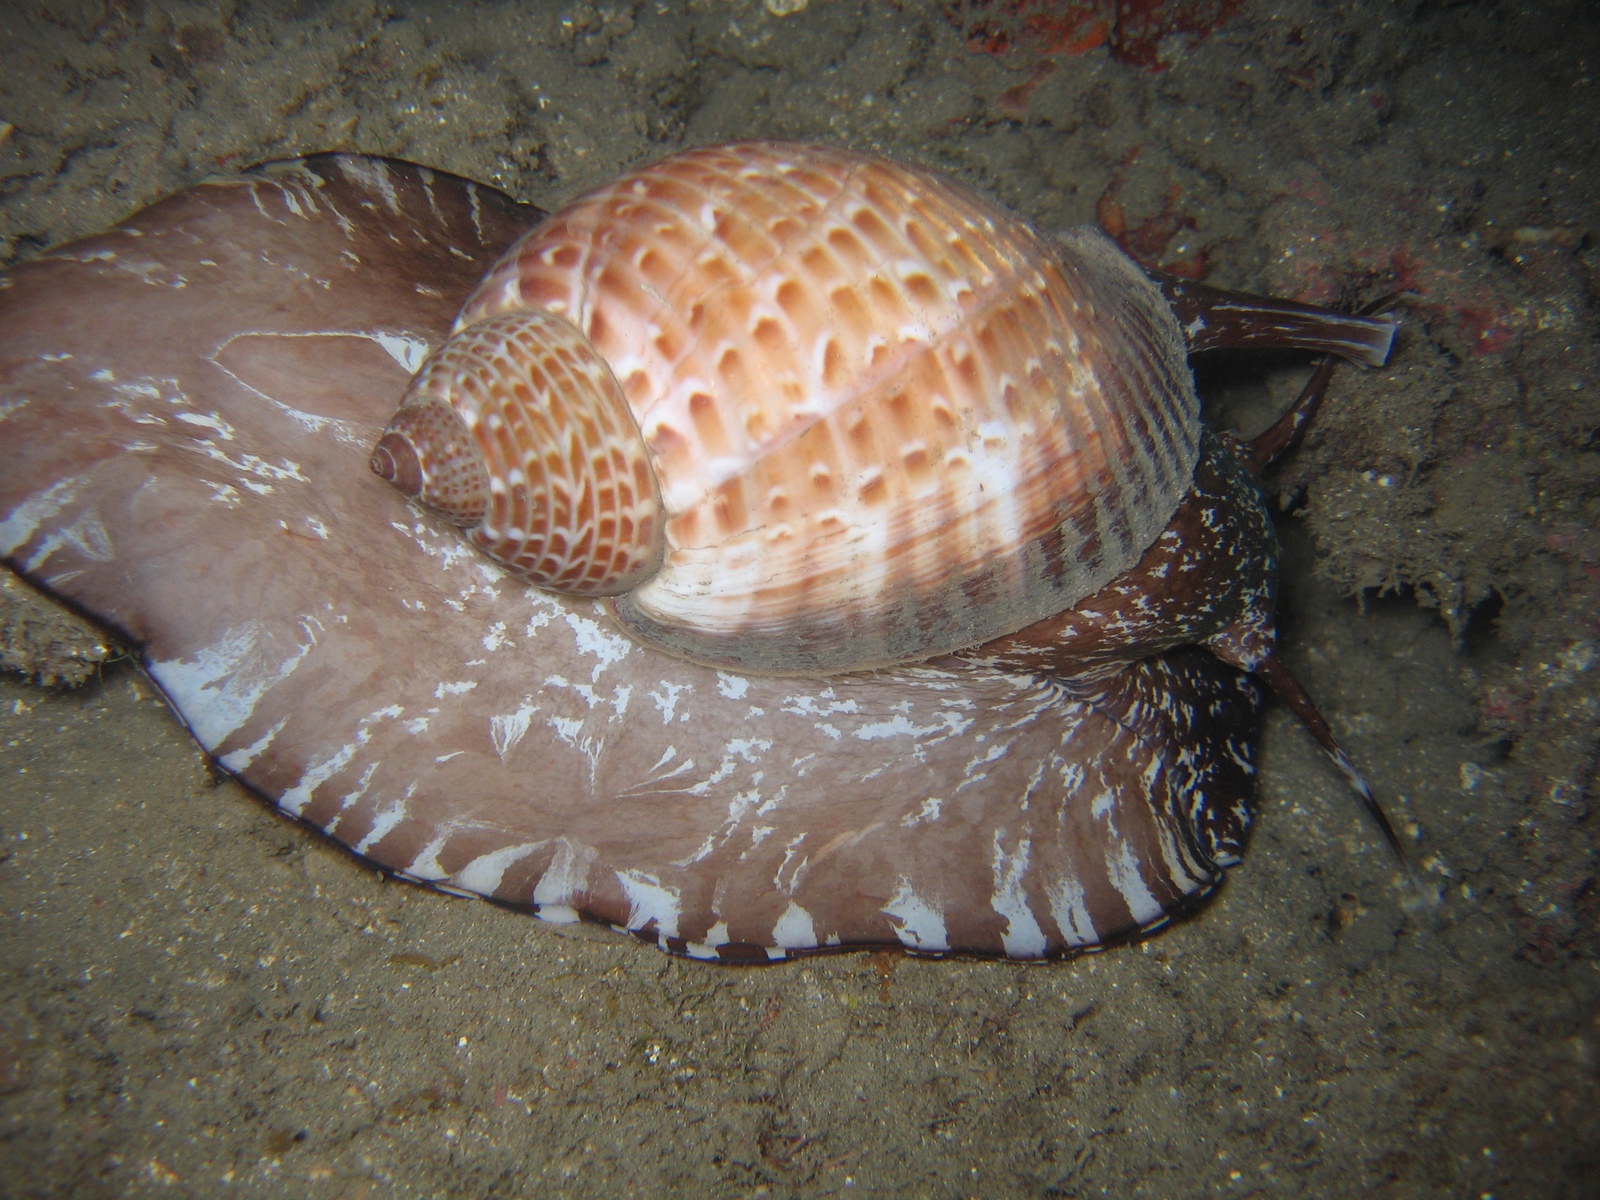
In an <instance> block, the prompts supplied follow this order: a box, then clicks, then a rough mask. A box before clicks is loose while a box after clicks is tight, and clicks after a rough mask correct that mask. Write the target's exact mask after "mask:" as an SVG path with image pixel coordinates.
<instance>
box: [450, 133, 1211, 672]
mask: <svg viewBox="0 0 1600 1200" xmlns="http://www.w3.org/2000/svg"><path fill="white" fill-rule="evenodd" d="M525 309H538V310H544V311H546V312H550V313H554V314H559V315H562V316H564V317H565V318H566V319H567V320H568V321H570V322H572V324H574V325H575V326H577V327H578V328H579V329H581V330H582V331H583V332H584V333H585V334H586V335H587V336H588V338H589V339H590V341H591V342H592V344H593V346H594V347H595V349H596V350H597V351H598V352H599V354H600V355H601V357H602V358H604V359H605V361H606V362H607V363H608V364H609V365H610V368H611V371H612V372H613V374H614V375H615V378H616V379H617V381H618V383H619V384H620V385H621V387H622V390H623V392H624V394H625V396H626V398H627V400H628V403H629V404H630V406H631V407H632V409H633V412H634V415H635V418H636V420H637V422H638V425H639V428H640V430H641V432H642V433H643V436H644V438H645V439H646V442H647V444H648V448H649V453H650V456H651V459H652V461H653V464H654V467H655V470H656V475H657V479H658V482H659V486H660V493H661V497H662V501H663V504H664V507H665V510H666V547H665V557H664V560H663V562H662V565H661V569H660V570H659V572H657V573H656V574H655V575H654V576H653V577H652V578H651V579H650V580H649V581H648V582H647V583H645V584H644V585H642V586H641V587H639V588H638V589H637V590H635V591H633V592H631V593H630V594H628V595H627V596H625V597H621V598H619V599H618V600H617V601H616V602H615V605H616V612H617V614H618V616H619V618H620V619H621V620H622V621H623V622H624V623H625V624H626V625H628V626H629V627H630V628H631V629H632V630H633V631H634V632H635V633H636V634H638V635H639V636H640V637H641V638H643V639H644V640H646V641H648V642H651V643H653V644H656V645H658V646H661V647H662V648H665V649H667V650H669V651H672V652H674V653H677V654H680V655H682V656H684V657H688V658H691V659H696V660H699V661H705V662H710V663H714V664H719V665H728V666H731V667H736V668H738V669H742V670H747V671H771V672H784V673H808V672H828V671H840V670H852V669H859V668H863V667H872V666H879V665H883V664H887V663H894V662H903V661H909V660H915V659H921V658H927V657H930V656H932V655H935V654H940V653H944V652H947V651H950V650H954V649H958V648H961V647H965V646H970V645H973V644H976V643H978V642H982V641H984V640H986V639H988V638H990V637H994V636H997V635H1000V634H1004V633H1009V632H1012V631H1014V630H1016V629H1019V628H1021V627H1023V626H1025V625H1027V624H1030V623H1031V622H1033V621H1035V620H1038V619H1040V618H1043V617H1046V616H1049V615H1051V614H1054V613H1056V612H1059V611H1061V610H1062V609H1064V608H1066V607H1068V606H1070V605H1071V604H1072V603H1073V602H1074V601H1076V600H1078V599H1081V598H1082V597H1083V596H1086V595H1088V594H1090V593H1091V592H1093V591H1094V590H1096V589H1097V588H1098V587H1100V586H1101V585H1102V584H1104V583H1105V582H1106V581H1107V580H1109V579H1110V578H1111V577H1112V576H1114V575H1115V574H1117V573H1118V572H1120V571H1122V570H1123V569H1125V568H1126V567H1128V566H1130V565H1132V564H1133V563H1134V562H1135V561H1136V560H1137V559H1138V558H1139V555H1140V553H1141V552H1142V551H1143V550H1144V548H1145V547H1146V546H1148V545H1149V544H1150V542H1151V541H1153V540H1154V538H1155V537H1156V535H1157V534H1158V533H1159V531H1160V530H1161V528H1162V527H1163V526H1164V525H1165V524H1166V522H1167V520H1168V518H1169V517H1170V516H1171V515H1172V513H1173V511H1174V510H1175V509H1176V507H1177V504H1178V501H1179V499H1180V498H1181V496H1182V494H1183V492H1184V490H1185V489H1186V488H1187V486H1188V483H1189V480H1190V475H1191V472H1192V469H1193V465H1194V461H1195V456H1196V447H1197V439H1198V430H1199V425H1198V401H1197V400H1196V398H1195V393H1194V386H1193V380H1192V377H1191V374H1190V372H1189V369H1188V365H1187V359H1186V355H1185V351H1184V347H1183V343H1182V339H1181V333H1180V331H1179V329H1178V328H1177V324H1176V321H1175V319H1174V318H1173V317H1172V315H1171V312H1170V311H1169V310H1168V308H1167V306H1166V304H1165V302H1164V301H1163V300H1162V298H1161V296H1160V294H1159V293H1158V292H1157V291H1156V289H1155V288H1154V287H1153V285H1151V284H1150V282H1149V281H1148V280H1147V279H1146V278H1145V277H1144V276H1143V274H1142V273H1141V272H1140V271H1139V270H1138V268H1137V267H1136V266H1135V265H1134V264H1133V263H1132V262H1130V261H1129V260H1128V259H1127V258H1126V257H1125V256H1123V255H1122V254H1121V252H1120V251H1118V250H1117V249H1116V248H1115V247H1114V246H1113V245H1112V244H1111V243H1110V242H1109V241H1107V240H1106V239H1104V238H1103V237H1101V236H1100V235H1098V234H1095V233H1092V232H1081V233H1073V234H1068V235H1065V236H1064V237H1062V238H1059V239H1046V238H1044V237H1041V236H1040V235H1038V234H1036V233H1034V232H1033V231H1032V230H1030V229H1029V228H1028V227H1027V226H1026V225H1024V224H1023V223H1022V222H1020V221H1018V220H1016V219H1014V218H1012V217H1010V216H1008V215H1007V214H1005V213H1004V212H1002V211H1001V210H1000V209H998V208H997V207H996V206H994V205H993V204H991V203H989V202H987V201H985V200H984V199H982V198H981V197H979V196H977V195H975V194H973V193H971V192H969V191H967V190H966V189H964V188H962V187H960V186H958V185H956V184H954V183H952V182H951V181H949V180H946V179H943V178H940V177H938V176H936V175H933V174H931V173H928V172H925V171H920V170H916V169H913V168H909V167H905V166H901V165H898V164H895V163H892V162H888V161H884V160H881V159H876V158H871V157H868V156H865V155H860V154H855V153H851V152H849V151H845V150H840V149H836V148H830V147H820V146H811V145H801V144H788V143H737V144H731V145H723V146H712V147H703V148H699V149H695V150H690V151H687V152H684V153H681V154H678V155H674V156H672V157H670V158H667V159H665V160H663V161H661V162H658V163H656V164H654V165H652V166H649V167H646V168H643V169H641V170H638V171H635V172H632V173H631V174H628V175H624V176H622V177H621V178H619V179H617V180H616V181H614V182H612V183H610V184H608V185H606V186H605V187H603V188H601V189H599V190H598V191H595V192H593V193H590V194H589V195H588V196H586V197H585V198H583V199H581V200H580V201H578V202H577V203H575V204H574V205H572V206H571V207H570V208H568V209H566V210H564V211H562V212H559V213H556V214H555V215H553V216H551V217H550V218H549V219H548V220H546V221H545V222H544V223H543V224H541V225H539V226H538V227H537V228H535V229H534V230H533V231H531V232H530V233H529V234H528V235H527V236H526V237H524V238H523V239H522V240H521V241H520V242H519V243H517V244H516V245H515V246H514V247H513V248H512V249H511V250H510V251H509V252H508V253H507V255H506V256H505V257H504V258H503V259H502V260H501V262H500V263H499V265H498V266H497V267H496V268H495V269H494V270H493V271H492V272H491V273H490V274H489V276H488V277H487V278H486V279H485V280H484V282H483V284H482V285H481V286H480V287H479V288H478V290H477V291H476V292H475V293H474V295H473V296H472V297H471V298H470V299H469V301H468V303H467V304H466V306H465V307H464V308H463V310H462V313H461V316H460V318H459V320H458V322H457V328H458V329H460V328H463V327H465V326H469V325H472V324H473V323H475V322H478V321H482V320H484V319H485V318H488V317H491V316H494V315H496V314H499V313H505V312H510V311H516V310H525Z"/></svg>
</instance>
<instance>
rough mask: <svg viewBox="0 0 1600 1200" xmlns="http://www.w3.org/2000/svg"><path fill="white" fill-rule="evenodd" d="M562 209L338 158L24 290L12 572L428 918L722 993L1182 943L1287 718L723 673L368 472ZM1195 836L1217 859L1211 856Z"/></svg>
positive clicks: (10, 328)
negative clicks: (544, 218)
mask: <svg viewBox="0 0 1600 1200" xmlns="http://www.w3.org/2000/svg"><path fill="white" fill-rule="evenodd" d="M540 215H541V214H539V212H538V210H536V209H531V208H526V207H522V206H518V205H516V204H514V203H512V202H511V201H510V200H509V199H507V198H506V197H504V196H502V195H501V194H499V193H497V192H495V191H493V190H491V189H488V188H484V187H482V186H479V185H475V184H472V183H469V182H467V181H465V180H461V179H457V178H454V177H451V176H448V175H443V174H440V173H437V172H433V171H429V170H426V169H424V168H421V167H418V166H414V165H412V164H407V163H400V162H396V161H392V160H383V159H376V158H367V157H361V156H349V155H324V156H317V157H313V158H309V159H303V160H295V161H292V162H287V163H278V164H270V165H268V166H266V167H263V168H259V169H257V170H256V171H254V172H251V173H247V174H245V175H243V176H240V177H238V178H234V179H227V180H219V181H213V182H207V183H203V184H200V185H197V186H195V187H193V188H190V189H188V190H186V191H184V192H182V193H180V194H178V195H176V196H173V197H171V198H170V199H168V200H165V201H163V202H161V203H159V204H156V205H154V206H152V207H151V208H149V209H146V210H145V211H143V212H141V213H138V214H136V215H135V216H133V217H131V218H129V219H128V220H126V221H124V222H123V223H122V224H120V225H118V226H117V227H116V228H115V229H113V230H111V231H110V232H108V233H106V234H104V235H101V236H98V237H94V238H89V239H85V240H83V241H80V242H76V243H73V244H71V245H68V246H63V247H60V248H57V249H55V250H53V251H51V252H49V253H47V254H45V255H43V256H41V257H40V258H39V259H37V260H35V261H33V262H29V263H26V264H23V265H22V266H20V267H18V268H16V269H15V270H14V271H12V272H11V273H10V274H9V275H7V276H5V277H0V552H3V554H4V556H5V561H6V562H7V563H8V564H10V565H11V566H12V567H14V568H15V569H16V570H17V571H19V572H20V573H21V574H23V575H24V576H26V577H27V578H28V579H30V580H32V581H33V582H34V583H36V584H37V585H39V586H40V587H42V588H43V589H45V590H46V591H48V592H50V593H52V594H54V595H56V596H58V597H60V598H61V599H63V600H65V601H67V602H68V603H70V604H72V605H73V606H75V607H77V608H78V609H80V610H82V611H84V612H87V613H89V614H90V615H92V616H94V617H95V618H97V619H98V620H100V621H102V622H103V623H105V624H106V625H107V626H109V627H110V628H112V629H113V630H114V631H116V632H117V633H118V634H119V635H120V636H121V637H123V638H124V639H125V640H127V641H129V642H131V643H132V644H134V645H136V646H138V647H140V649H141V651H142V658H143V662H144V665H145V668H146V670H148V671H149V673H150V675H151V677H152V678H153V679H154V680H155V682H156V683H157V684H158V686H159V687H160V688H161V689H162V691H163V692H164V693H165V694H166V695H167V697H168V698H169V699H170V701H171V702H172V704H173V706H174V708H175V709H176V710H177V711H178V713H179V714H180V715H181V716H182V718H183V719H184V721H185V722H186V723H187V724H188V726H189V728H190V729H191V731H192V732H193V733H194V736H195V737H196V738H197V739H198V740H199V742H200V744H201V745H202V746H204V747H205V749H206V750H207V751H209V752H210V753H211V754H212V755H214V756H215V757H216V759H217V761H218V762H219V763H221V764H222V766H223V767H224V768H226V769H227V770H228V771H230V772H232V773H233V774H234V775H236V776H238V777H239V778H240V779H242V780H243V781H244V782H245V783H246V784H248V785H249V786H250V787H251V788H253V789H254V790H255V791H257V792H259V793H260V794H261V795H262V796H264V797H266V798H267V799H268V800H269V801H270V802H272V803H273V804H275V805H277V806H278V807H279V808H280V809H282V810H283V811H284V812H286V813H288V814H291V815H293V816H295V817H298V818H300V819H302V820H305V821H308V822H310V823H312V824H314V825H316V826H317V827H318V828H320V829H322V830H323V831H324V832H326V833H327V834H328V835H329V836H330V837H332V838H334V839H335V840H337V841H339V842H341V843H343V844H344V845H345V846H347V847H349V848H350V849H351V850H353V851H355V852H356V853H358V854H360V855H362V856H364V857H366V858H367V859H370V860H372V861H373V862H375V863H377V864H379V865H381V866H382V867H385V868H387V869H389V870H392V871H394V872H397V873H399V874H402V875H404V876H406V877H407V878H411V879H415V880H419V881H423V882H426V883H430V884H434V885H436V886H440V887H445V888H449V889H452V890H460V891H465V892H469V893H476V894H479V895H483V896H486V897H490V898H492V899H494V900H497V901H500V902H504V903H509V904H514V905H519V906H527V907H531V908H533V909H535V910H536V911H537V912H538V913H539V915H541V916H544V917H546V918H549V919H553V920H574V919H576V918H577V917H578V916H580V915H584V916H589V917H593V918H596V919H599V920H602V921H605V922H608V923H610V924H613V925H616V926H618V927H621V928H625V929H628V930H630V931H632V932H634V933H636V934H639V935H641V936H643V937H646V938H649V939H651V940H653V941H656V942H657V943H658V944H660V945H661V946H662V947H663V948H665V949H668V950H671V951H674V952H678V953H690V954H695V955H700V956H706V957H720V958H724V959H732V960H752V959H755V960H766V959H770V958H782V957H785V956H787V955H788V954H790V953H803V952H807V951H814V950H819V949H829V948H851V947H862V946H878V945H890V946H904V947H906V948H908V949H911V950H915V951H921V952H931V953H938V952H963V953H974V954H984V955H1005V956H1008V957H1011V958H1018V959H1035V958H1046V957H1054V956H1059V955H1063V954H1070V953H1073V952H1075V951H1078V950H1082V949H1085V948H1092V947H1093V946H1096V945H1099V944H1102V943H1104V942H1107V941H1110V940H1115V939H1118V938H1123V937H1126V936H1128V935H1130V934H1133V933H1136V932H1138V931H1139V930H1142V929H1148V928H1151V927H1153V926H1155V925H1158V924H1161V923H1162V922H1163V921H1165V920H1167V919H1168V918H1169V917H1170V916H1171V914H1172V913H1174V912H1175V911H1177V910H1179V909H1180V908H1182V907H1183V906H1185V905H1186V904H1188V903H1189V902H1191V901H1192V900H1194V899H1195V898H1196V897H1198V896H1200V895H1203V894H1204V893H1205V892H1207V891H1209V890H1210V889H1211V888H1212V887H1213V886H1214V885H1215V884H1216V882H1217V880H1218V879H1219V878H1220V874H1221V872H1220V866H1221V865H1225V864H1226V863H1227V862H1229V861H1231V860H1232V858H1233V857H1234V854H1235V852H1236V850H1237V847H1236V846H1232V845H1223V846H1217V845H1210V846H1208V845H1205V844H1204V842H1205V839H1204V837H1203V834H1201V833H1197V832H1196V829H1197V817H1200V816H1202V815H1203V813H1204V810H1206V809H1207V808H1210V809H1213V810H1217V811H1226V812H1228V813H1231V814H1234V816H1235V817H1236V820H1235V821H1234V824H1235V826H1239V825H1242V824H1243V823H1244V822H1245V821H1246V820H1247V819H1248V806H1249V803H1250V801H1251V798H1252V795H1253V788H1254V775H1253V768H1252V765H1251V764H1252V760H1253V753H1254V741H1255V735H1256V729H1257V720H1258V716H1259V710H1260V700H1259V695H1258V692H1257V690H1256V688H1255V686H1254V685H1253V684H1252V683H1250V682H1249V681H1248V680H1247V679H1246V678H1245V677H1243V676H1241V675H1240V674H1238V673H1237V672H1235V671H1233V670H1231V669H1230V668H1227V667H1225V666H1223V665H1221V664H1220V663H1218V662H1217V661H1216V660H1215V659H1213V658H1211V657H1210V656H1209V655H1207V654H1204V653H1202V652H1197V651H1186V652H1178V653H1174V654H1170V655H1166V656H1163V657H1161V658H1157V659H1153V660H1148V661H1146V662H1144V663H1141V664H1139V665H1137V666H1135V667H1131V668H1128V669H1126V670H1124V671H1123V672H1121V673H1119V674H1118V675H1115V676H1113V677H1112V678H1111V679H1108V680H1105V681H1102V682H1101V683H1100V684H1098V685H1096V686H1095V687H1094V688H1093V689H1083V688H1078V689H1069V688H1068V687H1066V686H1064V685H1062V684H1060V683H1058V682H1052V681H1049V680H1045V679H1041V678H1036V677H1031V676H1026V675H1016V674H1005V673H1001V672H997V671H993V670H988V669H980V668H975V667H973V666H971V665H969V664H965V663H961V662H957V661H955V660H939V661H936V662H933V663H930V664H926V665H923V666H920V667H915V668H908V669H900V670H895V671H885V672H877V673H871V674H858V675H848V676H838V677H833V678H828V679H814V680H808V679H773V678H759V677H745V676H739V675H734V674H730V673H727V672H719V671H716V670H711V669H707V668H703V667H699V666H696V665H693V664H691V663H687V662H683V661H680V660H677V659H674V658H670V657H667V656H664V655H662V654H660V653H657V652H654V651H651V650H648V649H645V648H643V647H641V646H639V645H638V644H636V643H634V642H632V641H631V640H629V639H628V638H627V637H626V636H625V635H623V634H622V633H621V632H620V630H619V629H618V627H617V626H615V625H614V624H613V623H612V621H611V620H610V618H609V617H608V615H607V612H606V609H605V608H604V606H603V605H601V604H598V603H594V602H573V601H568V600H564V599H561V598H558V597H553V596H550V595H546V594H543V593H540V592H537V591H534V590H532V589H530V588H528V587H526V586H524V585H523V584H521V583H519V582H517V581H515V580H513V579H511V578H509V577H507V576H506V575H505V574H503V573H502V572H501V571H500V570H499V569H498V568H497V567H495V566H494V565H493V564H492V563H490V562H488V561H487V560H486V559H484V558H482V557H481V556H479V555H478V554H477V553H476V552H475V551H473V550H471V549H470V547H468V546H467V545H466V544H465V543H464V542H463V541H462V540H461V539H460V538H459V535H458V534H457V532H456V531H455V530H454V529H452V528H449V527H446V526H443V525H442V524H441V523H439V522H437V521H435V520H433V519H431V518H429V517H428V516H426V515H425V514H423V513H422V512H421V511H420V510H419V509H416V508H413V507H410V506H408V505H407V503H406V502H405V501H404V499H403V498H402V497H401V496H400V495H399V494H398V493H397V492H395V490H394V489H393V488H391V487H389V486H388V485H386V484H384V483H383V482H382V481H381V480H379V479H377V478H375V477H374V476H373V475H372V474H371V472H370V471H369V470H368V469H367V457H368V454H369V451H370V448H371V446H372V444H373V442H374V440H375V439H376V437H377V436H378V434H379V433H380V432H381V430H382V429H383V427H384V426H385V424H386V423H387V422H388V420H389V417H390V415H391V414H392V412H393V409H394V406H395V403H396V401H397V399H398V397H399V396H400V395H401V393H402V392H403V390H404V388H405V385H406V382H407V380H408V378H409V376H410V374H411V373H412V371H414V370H415V368H416V367H417V365H418V364H419V363H420V362H421V361H422V359H423V357H424V356H425V355H426V354H427V352H428V351H429V350H431V349H432V348H433V347H434V346H435V345H437V344H438V343H439V341H440V340H442V338H443V337H444V335H445V333H446V332H447V330H448V328H449V325H450V322H451V320H452V318H453V317H454V315H455V312H456V309H457V307H458V306H459V304H460V303H461V301H462V300H463V298H464V297H465V296H466V294H467V293H468V292H469V291H470V290H471V288H472V286H473V285H474V284H475V283H476V282H477V280H478V279H479V277H480V276H481V275H482V274H483V273H484V272H485V271H486V270H487V269H488V268H489V266H490V265H491V264H492V263H493V262H494V260H495V259H496V257H497V256H498V255H499V253H500V251H501V250H502V249H503V248H504V247H505V246H506V245H507V244H508V243H509V242H511V241H512V240H513V239H514V238H515V237H516V236H517V235H518V234H520V233H521V232H523V231H524V230H525V229H526V228H527V227H528V226H529V225H530V224H531V223H532V222H533V221H535V220H536V219H538V217H539V216H540ZM1206 823H1207V822H1205V821H1204V820H1201V821H1199V822H1198V824H1199V826H1204V825H1205V824H1206Z"/></svg>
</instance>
